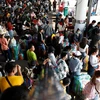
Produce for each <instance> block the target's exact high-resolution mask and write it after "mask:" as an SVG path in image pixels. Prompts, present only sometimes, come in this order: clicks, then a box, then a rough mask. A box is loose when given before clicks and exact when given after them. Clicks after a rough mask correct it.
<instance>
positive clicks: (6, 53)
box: [3, 49, 11, 60]
mask: <svg viewBox="0 0 100 100" xmlns="http://www.w3.org/2000/svg"><path fill="white" fill-rule="evenodd" d="M3 53H4V56H5V58H6V60H7V59H9V60H11V52H10V49H8V50H3Z"/></svg>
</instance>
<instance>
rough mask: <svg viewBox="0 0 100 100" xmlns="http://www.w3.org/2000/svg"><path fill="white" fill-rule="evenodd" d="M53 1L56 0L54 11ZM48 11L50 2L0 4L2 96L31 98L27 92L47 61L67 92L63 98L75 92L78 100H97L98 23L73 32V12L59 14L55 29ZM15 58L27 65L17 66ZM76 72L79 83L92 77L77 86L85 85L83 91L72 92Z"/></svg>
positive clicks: (13, 99) (21, 99)
mask: <svg viewBox="0 0 100 100" xmlns="http://www.w3.org/2000/svg"><path fill="white" fill-rule="evenodd" d="M56 4H57V1H56V0H54V2H53V6H54V11H56ZM49 11H51V2H50V0H5V1H2V2H1V3H0V13H1V14H0V56H1V57H0V64H1V63H4V66H2V65H1V68H0V72H1V74H2V75H1V74H0V75H1V77H0V93H1V100H6V99H11V100H29V97H28V96H29V95H28V94H31V93H32V92H33V91H35V87H34V85H37V83H35V81H36V82H37V81H39V80H41V79H42V78H44V77H45V76H44V75H43V73H44V69H45V67H44V66H47V64H48V66H50V68H51V69H52V71H53V72H55V74H56V75H55V74H54V77H55V78H56V79H57V80H58V82H59V83H60V85H61V86H62V87H63V89H64V91H63V92H64V93H65V94H67V100H71V99H72V100H74V99H75V98H74V96H76V100H79V97H83V96H84V99H83V98H80V100H81V99H82V100H87V99H88V100H99V95H100V89H99V88H100V78H99V77H100V22H97V25H95V23H96V21H95V20H93V21H92V22H91V23H90V24H89V25H87V26H86V28H85V30H84V32H83V31H81V30H80V29H79V28H78V29H77V30H76V32H74V23H73V20H74V18H73V16H72V17H69V15H67V16H65V18H62V14H61V13H60V12H59V13H58V14H57V15H56V20H55V28H53V27H52V26H51V25H50V24H49ZM54 29H55V30H54ZM18 60H19V61H21V62H22V61H25V64H26V63H27V65H26V66H28V67H26V66H24V67H22V66H20V65H19V64H18V63H16V61H18ZM82 72H86V73H87V74H85V75H83V74H82ZM82 75H83V76H82ZM79 76H82V77H83V78H82V79H83V80H82V81H84V77H86V78H87V77H90V78H87V80H88V82H87V83H86V82H83V83H80V84H78V85H80V87H81V86H82V85H81V84H84V87H81V88H82V91H81V95H77V93H75V91H73V90H74V88H75V87H77V86H75V84H76V83H75V82H76V80H75V77H76V78H77V79H78V77H79ZM78 81H79V82H80V80H78ZM44 83H45V82H44ZM49 83H50V82H49ZM49 83H48V84H49ZM45 84H46V83H45ZM23 86H24V87H23ZM74 86H75V87H74ZM9 87H10V88H9ZM48 87H49V86H48ZM89 87H90V88H89ZM26 88H27V89H26ZM87 88H88V89H87ZM91 89H92V90H91ZM58 90H59V89H58ZM87 90H88V91H87ZM23 91H25V93H24V92H23ZM30 92H31V93H30ZM76 92H79V91H76ZM14 93H15V94H14ZM18 93H20V95H17V94H18ZM47 93H48V92H47ZM38 94H39V93H38ZM16 97H17V98H16ZM77 97H78V99H77ZM33 98H34V97H33ZM48 98H49V97H48ZM34 100H35V99H34ZM39 100H42V99H39ZM47 100H49V99H47ZM55 100H56V99H55ZM64 100H66V99H64Z"/></svg>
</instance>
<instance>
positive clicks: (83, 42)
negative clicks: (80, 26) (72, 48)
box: [80, 37, 87, 49]
mask: <svg viewBox="0 0 100 100" xmlns="http://www.w3.org/2000/svg"><path fill="white" fill-rule="evenodd" d="M86 44H87V38H86V37H83V38H82V41H81V42H80V47H81V48H83V49H84V48H85V46H86Z"/></svg>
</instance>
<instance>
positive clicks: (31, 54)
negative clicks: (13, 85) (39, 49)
mask: <svg viewBox="0 0 100 100" xmlns="http://www.w3.org/2000/svg"><path fill="white" fill-rule="evenodd" d="M27 58H28V61H29V62H31V61H36V60H37V56H36V54H35V52H33V51H30V50H27Z"/></svg>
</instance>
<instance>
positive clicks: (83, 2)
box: [74, 0, 88, 32]
mask: <svg viewBox="0 0 100 100" xmlns="http://www.w3.org/2000/svg"><path fill="white" fill-rule="evenodd" d="M87 5H88V0H77V4H76V14H75V15H76V16H75V19H76V23H75V27H74V32H75V31H76V30H77V28H79V29H80V30H81V31H83V30H84V28H85V24H86V13H87Z"/></svg>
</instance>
